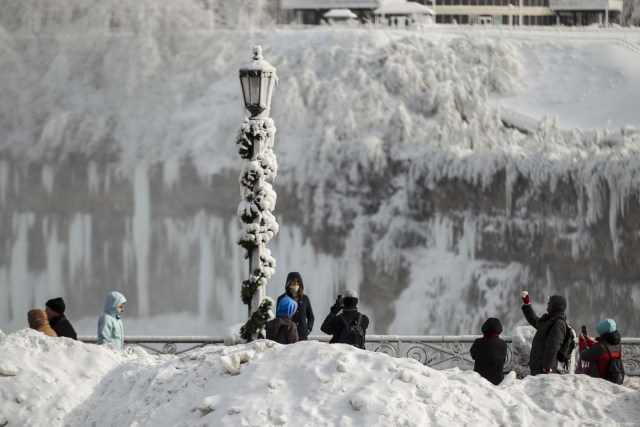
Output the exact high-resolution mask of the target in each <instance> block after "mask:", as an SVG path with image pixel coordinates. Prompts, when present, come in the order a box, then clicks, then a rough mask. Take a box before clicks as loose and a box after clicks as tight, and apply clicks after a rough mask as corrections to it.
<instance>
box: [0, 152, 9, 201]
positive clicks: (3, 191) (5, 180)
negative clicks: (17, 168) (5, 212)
mask: <svg viewBox="0 0 640 427" xmlns="http://www.w3.org/2000/svg"><path fill="white" fill-rule="evenodd" d="M8 185H9V162H8V161H7V160H0V206H4V204H5V201H6V200H7V186H8Z"/></svg>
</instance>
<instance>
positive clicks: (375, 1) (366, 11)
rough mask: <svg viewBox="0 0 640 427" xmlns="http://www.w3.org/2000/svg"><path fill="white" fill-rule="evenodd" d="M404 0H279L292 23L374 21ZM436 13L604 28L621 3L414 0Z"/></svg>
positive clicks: (490, 21)
mask: <svg viewBox="0 0 640 427" xmlns="http://www.w3.org/2000/svg"><path fill="white" fill-rule="evenodd" d="M406 3H409V2H407V1H406V0H404V1H403V0H281V7H282V9H283V10H286V11H293V16H294V21H295V22H297V23H301V24H319V23H320V22H321V21H322V19H323V14H324V13H326V12H328V11H329V10H331V9H338V8H343V9H344V8H347V9H350V10H351V11H352V12H353V13H355V14H356V15H357V16H358V20H359V21H361V22H373V21H374V20H375V15H374V10H376V9H380V8H385V7H387V8H388V7H400V8H402V6H400V4H406ZM415 3H419V4H422V5H425V6H429V7H430V8H431V9H432V10H433V11H434V12H435V21H436V23H439V24H471V25H474V24H483V25H524V26H529V25H577V26H583V25H594V24H598V25H604V26H608V25H610V24H612V23H620V20H621V14H622V3H623V2H622V0H415Z"/></svg>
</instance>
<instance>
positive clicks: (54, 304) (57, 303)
mask: <svg viewBox="0 0 640 427" xmlns="http://www.w3.org/2000/svg"><path fill="white" fill-rule="evenodd" d="M45 306H47V307H49V308H50V309H51V310H53V311H55V312H56V313H58V314H64V310H65V308H66V305H65V304H64V300H63V299H62V298H53V299H50V300H49V301H47V303H46V304H45Z"/></svg>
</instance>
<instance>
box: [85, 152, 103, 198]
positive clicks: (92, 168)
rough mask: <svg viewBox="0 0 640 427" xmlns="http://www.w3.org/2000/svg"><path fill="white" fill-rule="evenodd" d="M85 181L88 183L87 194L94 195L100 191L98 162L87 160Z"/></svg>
mask: <svg viewBox="0 0 640 427" xmlns="http://www.w3.org/2000/svg"><path fill="white" fill-rule="evenodd" d="M87 182H88V183H89V194H90V195H95V194H98V193H99V192H100V176H99V175H98V164H97V163H96V162H94V161H93V160H92V161H89V164H88V165H87Z"/></svg>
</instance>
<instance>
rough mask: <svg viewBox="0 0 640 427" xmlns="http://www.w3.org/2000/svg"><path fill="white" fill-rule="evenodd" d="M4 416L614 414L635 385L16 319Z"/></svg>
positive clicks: (443, 419)
mask: <svg viewBox="0 0 640 427" xmlns="http://www.w3.org/2000/svg"><path fill="white" fill-rule="evenodd" d="M7 364H13V365H15V366H16V367H17V368H18V369H17V370H18V372H17V374H16V375H13V376H0V406H1V407H2V408H3V410H2V414H1V415H0V425H4V424H7V423H8V424H9V425H13V424H15V425H26V424H29V425H45V424H46V425H52V426H57V425H69V426H81V425H96V426H105V425H113V426H116V425H135V426H154V425H176V426H202V425H211V426H213V425H297V424H305V425H317V426H330V425H344V426H360V425H372V426H392V425H403V426H427V425H434V426H439V425H441V426H450V425H470V424H475V425H500V426H523V425H540V426H542V425H564V426H574V425H575V426H581V425H585V423H586V424H597V425H614V424H617V425H619V424H622V423H633V422H635V421H636V420H637V419H639V418H640V391H638V390H634V389H632V388H628V387H625V386H617V385H613V384H610V383H607V382H604V381H600V380H595V379H591V378H588V377H586V376H575V375H566V376H556V375H550V376H539V377H527V378H525V379H524V380H516V379H515V374H510V375H509V376H507V378H505V381H504V382H503V384H502V385H500V386H498V387H494V386H493V385H491V384H490V383H489V382H487V381H485V380H484V379H482V378H481V377H480V376H479V375H477V374H476V373H474V372H472V371H460V370H458V369H453V370H444V371H436V370H433V369H431V368H428V367H426V366H423V365H422V364H420V363H419V362H417V361H415V360H413V359H399V358H392V357H390V356H387V355H385V354H381V353H373V352H368V351H362V350H358V349H355V348H353V347H350V346H345V345H328V344H322V343H318V342H301V343H298V344H295V345H290V346H282V345H279V344H275V343H273V342H271V341H263V340H261V341H256V342H254V343H250V344H242V345H237V346H233V347H222V346H207V347H204V348H201V349H196V350H192V351H190V352H187V353H185V354H182V355H180V356H149V355H146V354H145V353H144V352H143V351H142V350H140V351H136V350H130V352H129V353H127V354H117V353H115V352H113V351H111V350H108V349H105V348H102V347H97V346H94V345H87V344H81V343H77V342H72V341H70V340H66V339H54V338H49V337H46V336H45V335H43V334H40V333H37V332H34V331H31V330H20V331H17V332H15V333H12V334H9V335H5V336H2V337H0V366H6V365H7Z"/></svg>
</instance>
